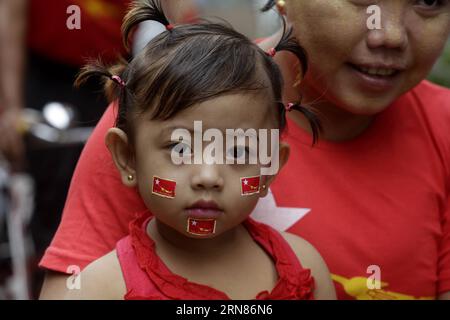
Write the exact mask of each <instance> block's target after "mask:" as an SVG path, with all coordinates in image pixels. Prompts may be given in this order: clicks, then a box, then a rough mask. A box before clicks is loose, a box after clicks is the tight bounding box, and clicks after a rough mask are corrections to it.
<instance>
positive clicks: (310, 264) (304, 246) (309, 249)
mask: <svg viewBox="0 0 450 320" xmlns="http://www.w3.org/2000/svg"><path fill="white" fill-rule="evenodd" d="M281 235H282V236H283V238H284V239H285V240H286V241H287V243H288V244H289V245H290V246H291V248H292V250H293V251H294V253H295V254H296V256H297V258H298V260H299V261H300V263H301V265H302V266H303V267H304V268H306V269H310V270H311V274H312V276H313V277H314V280H315V283H316V287H315V290H314V297H315V298H316V299H318V300H327V299H336V291H335V288H334V285H333V282H332V280H331V275H330V271H329V270H328V267H327V264H326V263H325V261H324V260H323V258H322V256H321V255H320V253H319V252H318V251H317V249H316V248H314V246H313V245H312V244H311V243H309V242H308V241H306V240H305V239H303V238H301V237H298V236H296V235H293V234H290V233H286V232H282V233H281Z"/></svg>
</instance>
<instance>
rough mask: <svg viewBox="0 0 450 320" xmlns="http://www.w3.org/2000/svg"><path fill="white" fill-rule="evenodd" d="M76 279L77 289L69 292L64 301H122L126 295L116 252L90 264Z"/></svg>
mask: <svg viewBox="0 0 450 320" xmlns="http://www.w3.org/2000/svg"><path fill="white" fill-rule="evenodd" d="M78 277H80V278H79V283H80V286H79V289H74V290H70V291H69V292H68V294H67V295H66V297H65V299H68V300H122V299H123V297H124V295H125V293H126V286H125V281H124V279H123V275H122V270H121V267H120V263H119V259H118V257H117V252H116V250H113V251H111V252H109V253H107V254H106V255H104V256H103V257H100V258H98V259H97V260H95V261H93V262H91V263H90V264H89V265H88V266H87V267H86V268H85V269H83V271H82V272H81V273H80V274H79V275H78ZM112 280H114V281H112Z"/></svg>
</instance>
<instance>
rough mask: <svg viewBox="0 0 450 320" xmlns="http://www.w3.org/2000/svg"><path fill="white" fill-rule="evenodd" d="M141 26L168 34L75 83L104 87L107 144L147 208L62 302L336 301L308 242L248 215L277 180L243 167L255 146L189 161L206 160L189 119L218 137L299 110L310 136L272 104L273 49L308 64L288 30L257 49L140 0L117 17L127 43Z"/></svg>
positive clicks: (284, 154) (274, 125) (281, 152)
mask: <svg viewBox="0 0 450 320" xmlns="http://www.w3.org/2000/svg"><path fill="white" fill-rule="evenodd" d="M144 20H155V21H158V22H160V23H162V24H164V25H165V26H166V29H167V30H166V31H165V32H163V33H162V34H160V35H159V36H157V37H156V38H155V39H153V40H152V41H151V42H150V43H149V44H148V45H147V46H146V47H145V49H144V50H143V51H142V52H141V53H140V54H139V55H138V56H136V57H135V58H134V59H133V60H132V61H131V62H130V63H129V64H128V65H126V64H124V65H121V66H120V67H115V68H111V69H110V70H108V69H106V68H105V67H103V66H101V65H100V64H93V65H89V66H87V67H86V68H85V69H84V71H83V72H82V73H81V74H80V76H79V78H78V79H77V84H81V83H82V82H83V81H85V80H86V79H88V78H89V77H90V76H94V75H101V76H105V77H107V78H108V79H109V80H108V82H107V87H108V89H107V92H108V95H109V98H110V99H118V101H119V110H118V113H117V123H116V127H115V128H111V129H110V130H109V131H108V133H107V136H106V144H107V146H108V149H109V151H110V152H111V155H112V157H113V160H114V163H115V165H116V167H117V169H118V170H119V172H120V176H121V179H122V182H123V184H124V185H126V186H128V187H130V188H135V187H136V188H137V189H138V191H139V194H140V196H141V197H142V200H143V201H144V202H145V204H146V207H147V208H148V210H146V211H145V212H141V213H137V215H136V219H135V220H134V221H133V222H131V223H130V230H129V235H128V236H127V237H125V238H123V239H122V240H120V241H119V242H118V243H117V246H116V249H115V250H113V251H112V252H110V253H109V254H107V255H105V256H103V257H102V258H100V259H98V260H96V261H94V262H93V263H91V264H90V265H89V266H88V267H86V269H85V270H84V271H83V272H82V273H81V274H80V277H81V289H80V290H72V291H69V293H68V294H67V296H66V298H68V299H123V298H125V299H255V298H256V299H313V298H317V299H333V298H335V293H334V288H333V285H332V283H331V280H330V275H329V272H328V270H327V267H326V266H325V263H324V262H323V260H322V258H321V257H320V255H319V254H318V253H317V252H316V250H315V249H314V248H313V247H312V246H311V245H309V244H308V243H307V242H306V241H304V240H302V239H300V238H298V237H295V236H292V235H287V234H282V235H281V234H279V233H278V232H276V231H275V230H274V229H272V228H270V227H268V226H266V225H264V224H261V223H258V222H256V221H254V220H252V219H251V218H249V215H250V213H251V212H252V210H253V209H254V208H255V206H256V204H257V201H258V199H259V198H260V197H264V196H265V195H266V194H267V192H268V188H269V186H270V184H271V182H272V181H273V179H274V178H275V176H276V174H273V175H270V176H266V175H264V176H263V175H261V169H263V167H264V166H267V164H265V165H263V164H261V163H260V161H258V162H257V163H249V161H248V160H249V159H250V158H251V156H252V155H253V154H255V153H256V152H257V151H256V150H254V149H253V148H254V146H252V145H251V144H250V143H249V142H248V141H246V139H244V141H245V143H242V141H241V143H239V142H238V143H237V144H236V145H234V146H232V147H231V148H229V149H225V150H224V152H223V155H222V152H220V151H217V150H216V151H215V152H217V153H218V154H215V155H214V158H215V159H216V160H217V159H219V160H220V159H221V158H224V159H225V160H226V161H225V164H220V163H211V162H209V163H204V162H208V160H211V159H208V156H206V158H207V159H203V161H201V162H196V161H194V159H195V158H196V157H197V154H196V153H197V152H198V151H200V154H201V156H203V158H205V155H206V154H207V152H206V149H207V148H208V147H209V146H206V147H205V148H204V149H202V147H200V149H198V146H197V145H196V143H195V142H194V143H192V144H191V141H192V140H194V139H193V138H192V136H191V134H193V135H197V134H202V132H198V130H199V127H198V122H197V121H201V128H202V130H209V129H211V130H215V132H216V133H218V132H219V133H222V134H223V135H224V136H226V134H228V133H229V131H228V132H227V129H234V130H235V129H238V128H242V129H244V130H247V129H255V130H256V132H258V130H259V129H267V130H277V129H279V130H280V131H282V130H283V129H284V127H285V115H286V111H287V110H288V111H290V110H298V111H301V112H302V113H303V114H304V115H305V116H306V117H307V118H308V119H309V120H310V121H311V126H312V128H313V132H315V134H316V135H317V131H318V130H319V125H318V122H317V120H316V118H315V117H314V115H313V114H312V113H311V112H309V111H308V110H307V109H305V108H303V107H301V106H300V105H298V104H289V105H288V106H284V104H283V103H281V102H280V101H281V90H282V79H281V74H280V72H279V69H278V67H277V66H276V64H275V63H274V61H273V56H274V55H275V53H276V51H279V50H287V51H290V52H292V53H294V54H295V55H297V57H298V58H299V59H300V61H301V63H302V65H305V66H306V58H305V54H304V53H303V51H302V49H301V47H300V46H298V44H297V43H296V42H295V40H294V39H293V38H291V37H290V34H291V32H285V33H284V36H283V37H282V39H281V41H280V43H279V44H278V46H277V47H276V48H274V49H272V50H270V51H269V52H267V53H266V52H264V51H263V50H261V49H260V48H259V47H258V46H257V45H255V44H254V43H252V42H251V41H250V40H248V39H247V38H246V37H244V36H243V35H241V34H239V33H238V32H236V31H234V30H233V29H232V28H231V27H229V26H226V25H223V24H218V23H211V22H202V23H200V24H192V25H180V26H172V25H170V24H169V22H168V21H167V19H166V17H165V16H164V13H163V11H162V10H161V6H160V3H159V1H145V2H141V1H140V2H136V3H135V4H134V6H133V8H132V9H131V11H130V12H129V13H128V15H127V16H126V18H125V21H124V27H123V32H124V39H125V43H126V45H128V38H129V34H130V32H131V31H132V29H133V27H135V26H136V25H137V24H138V23H140V22H142V21H144ZM194 122H197V123H194ZM196 124H197V125H196ZM180 132H181V133H180ZM227 138H228V137H227ZM258 138H259V139H261V136H258ZM215 139H217V135H216V138H215ZM233 139H234V137H233ZM223 140H225V139H223ZM238 140H239V139H238ZM210 141H211V140H210ZM215 142H216V141H215ZM275 142H277V141H275ZM259 145H261V144H259ZM274 145H278V144H277V143H274V144H270V146H274ZM227 146H228V145H227ZM275 150H276V154H275V155H274V154H273V153H272V154H271V156H272V160H273V159H274V158H273V157H274V156H275V157H276V156H278V158H279V167H280V168H281V167H282V166H283V165H284V164H285V163H286V161H287V159H288V156H289V146H288V145H286V144H283V143H281V144H279V147H278V148H275ZM174 158H176V159H182V160H184V162H183V163H176V161H174ZM235 160H245V161H244V162H245V163H239V162H238V163H236V161H235ZM230 162H232V163H231V164H230ZM241 162H242V161H241ZM190 163H192V164H190ZM105 187H107V186H105ZM105 223H108V221H105Z"/></svg>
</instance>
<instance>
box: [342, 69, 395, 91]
mask: <svg viewBox="0 0 450 320" xmlns="http://www.w3.org/2000/svg"><path fill="white" fill-rule="evenodd" d="M348 67H349V69H350V72H351V74H352V76H353V77H354V79H355V80H356V81H357V82H358V84H360V85H362V86H363V87H364V88H365V89H367V90H370V91H377V92H382V91H388V90H390V89H392V88H393V87H394V86H395V85H396V83H397V81H398V79H399V75H400V73H401V71H400V70H398V71H396V72H395V73H394V74H392V75H389V76H381V75H372V74H369V73H366V72H363V71H362V70H361V68H358V67H357V66H356V65H353V64H351V63H349V64H348Z"/></svg>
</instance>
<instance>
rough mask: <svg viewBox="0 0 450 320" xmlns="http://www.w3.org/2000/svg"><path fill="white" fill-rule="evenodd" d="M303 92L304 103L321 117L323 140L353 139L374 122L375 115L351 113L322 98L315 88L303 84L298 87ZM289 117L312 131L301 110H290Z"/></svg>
mask: <svg viewBox="0 0 450 320" xmlns="http://www.w3.org/2000/svg"><path fill="white" fill-rule="evenodd" d="M296 90H297V91H298V90H300V91H301V93H302V96H303V98H302V103H303V104H305V105H311V106H312V107H313V108H314V109H315V110H317V113H318V115H319V117H320V120H321V123H322V127H323V132H322V134H321V136H320V138H321V139H323V140H328V141H334V142H340V141H347V140H352V139H354V138H356V137H358V136H359V135H361V134H362V133H363V132H364V131H366V129H367V128H369V126H370V125H371V124H372V122H373V120H374V119H375V116H374V115H357V114H353V113H350V112H348V111H346V110H344V109H342V108H340V107H338V106H336V105H334V104H333V103H331V102H329V101H326V100H325V99H324V98H321V95H320V93H317V92H316V91H315V90H314V89H312V88H311V87H309V86H307V85H306V84H304V85H302V86H301V88H296ZM288 117H289V118H290V119H291V120H293V121H294V122H295V123H296V124H297V125H298V126H300V127H301V128H303V129H304V130H306V131H308V132H310V133H311V128H310V126H309V123H308V121H307V120H306V119H305V117H303V116H302V115H301V114H300V113H299V112H290V113H289V114H288Z"/></svg>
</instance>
